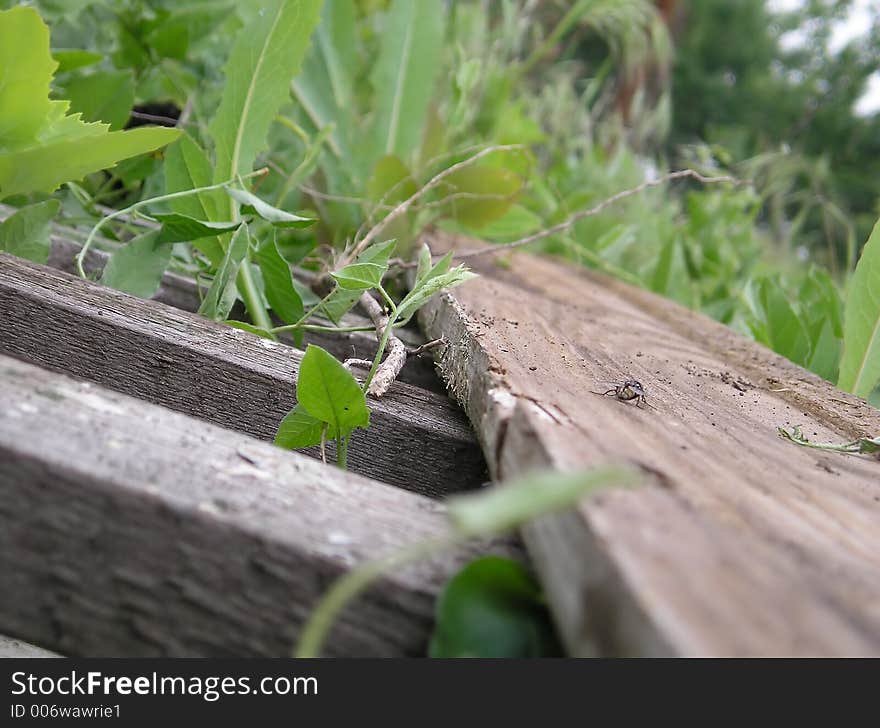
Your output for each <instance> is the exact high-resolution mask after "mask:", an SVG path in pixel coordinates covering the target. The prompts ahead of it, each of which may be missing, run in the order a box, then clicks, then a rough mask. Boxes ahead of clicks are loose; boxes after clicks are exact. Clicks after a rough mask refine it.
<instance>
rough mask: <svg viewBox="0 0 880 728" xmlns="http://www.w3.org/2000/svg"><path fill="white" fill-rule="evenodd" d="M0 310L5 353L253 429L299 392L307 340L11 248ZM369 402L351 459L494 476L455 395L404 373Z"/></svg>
mask: <svg viewBox="0 0 880 728" xmlns="http://www.w3.org/2000/svg"><path fill="white" fill-rule="evenodd" d="M0 317H2V321H3V326H2V328H0V353H3V354H7V355H9V356H14V357H16V358H19V359H22V360H24V361H29V362H32V363H34V364H38V365H40V366H43V367H47V368H49V369H53V370H55V371H59V372H65V373H69V374H71V375H73V376H76V377H81V378H84V379H87V380H89V381H92V382H94V383H96V384H100V385H102V386H106V387H109V388H111V389H115V390H116V391H120V392H123V393H126V394H130V395H133V396H136V397H139V398H141V399H145V400H147V401H149V402H153V403H157V404H161V405H164V406H166V407H170V408H171V409H174V410H177V411H179V412H184V413H186V414H190V415H193V416H195V417H199V418H201V419H204V420H206V421H209V422H212V423H214V424H218V425H221V426H223V427H228V428H231V429H234V430H238V431H240V432H244V433H247V434H249V435H252V436H254V437H258V438H261V439H267V440H270V439H272V438H273V437H274V435H275V431H276V429H277V426H278V423H279V422H280V421H281V419H282V417H284V415H285V414H286V413H287V412H288V411H289V410H290V408H291V407H292V406H293V405H294V403H295V386H296V385H295V382H296V372H297V370H298V367H299V363H300V361H301V359H302V352H300V351H298V350H296V349H293V348H291V347H288V346H285V345H283V344H277V343H275V342H272V341H267V340H265V339H261V338H258V337H256V336H253V335H252V334H249V333H247V332H244V331H240V330H237V329H233V328H231V327H229V326H225V325H223V324H219V323H214V322H212V321H207V320H205V319H203V318H201V317H199V316H197V315H195V314H192V313H189V312H186V311H180V310H177V309H174V308H171V307H169V306H165V305H163V304H161V303H157V302H155V301H143V300H141V299H138V298H134V297H132V296H129V295H127V294H124V293H120V292H118V291H114V290H112V289H109V288H105V287H103V286H99V285H96V284H94V283H91V282H89V281H85V280H82V279H80V278H76V277H73V276H70V275H68V274H65V273H62V272H59V271H56V270H53V269H51V268H47V267H45V266H40V265H36V264H34V263H29V262H27V261H24V260H21V259H18V258H14V257H12V256H9V255H6V254H0ZM370 405H371V407H372V410H373V412H372V419H371V422H372V424H371V426H370V428H369V430H366V431H364V430H359V431H357V432H356V433H355V435H354V437H353V440H352V443H351V447H350V449H349V466H350V467H351V469H352V470H353V471H355V472H357V473H360V474H363V475H367V476H369V477H373V478H376V479H379V480H384V481H386V482H388V483H393V484H394V485H398V486H400V487H403V488H408V489H410V490H415V491H419V492H422V493H427V494H431V495H435V496H438V495H442V494H445V493H450V492H455V491H460V490H464V489H468V488H473V487H477V486H479V485H480V484H481V483H482V482H483V481H484V480H485V478H486V473H485V463H484V460H483V456H482V453H481V452H480V448H479V446H478V444H477V442H476V439H475V438H474V435H473V432H472V430H471V428H470V425H469V424H468V422H467V419H466V418H465V416H464V414H463V413H462V412H461V410H460V409H459V408H458V406H457V405H456V404H455V403H454V402H452V401H451V400H450V399H449V398H448V397H446V396H445V395H437V394H434V393H432V392H427V391H425V390H422V389H420V388H417V387H413V386H410V385H407V384H404V383H401V382H398V383H395V384H394V385H393V386H392V388H391V390H390V391H389V392H388V394H387V395H386V396H385V397H383V398H382V399H380V400H371V401H370ZM312 454H313V455H316V452H315V451H312Z"/></svg>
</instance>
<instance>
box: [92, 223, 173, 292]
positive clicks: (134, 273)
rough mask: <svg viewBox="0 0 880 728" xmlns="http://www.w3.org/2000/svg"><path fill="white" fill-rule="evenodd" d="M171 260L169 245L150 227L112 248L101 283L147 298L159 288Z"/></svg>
mask: <svg viewBox="0 0 880 728" xmlns="http://www.w3.org/2000/svg"><path fill="white" fill-rule="evenodd" d="M170 260H171V245H169V244H166V243H163V242H162V241H161V240H160V232H159V231H158V230H151V231H150V232H148V233H144V234H143V235H140V236H139V237H136V238H135V239H134V240H132V241H130V242H128V243H126V244H125V245H124V246H123V247H121V248H119V249H118V250H116V251H114V252H113V254H112V255H111V256H110V259H109V260H108V261H107V265H105V266H104V272H103V273H102V274H101V283H103V284H104V285H105V286H110V287H111V288H115V289H117V290H119V291H125V292H126V293H130V294H131V295H133V296H139V297H140V298H150V297H151V296H153V295H155V293H156V291H158V290H159V284H160V283H161V282H162V276H163V274H164V273H165V269H166V268H168V263H169V262H170Z"/></svg>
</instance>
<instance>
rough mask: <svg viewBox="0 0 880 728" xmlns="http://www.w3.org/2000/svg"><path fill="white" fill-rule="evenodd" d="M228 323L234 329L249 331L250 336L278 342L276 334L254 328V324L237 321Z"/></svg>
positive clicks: (228, 320) (227, 321) (228, 321)
mask: <svg viewBox="0 0 880 728" xmlns="http://www.w3.org/2000/svg"><path fill="white" fill-rule="evenodd" d="M226 323H227V324H228V325H229V326H231V327H232V328H234V329H240V330H241V331H247V332H248V333H249V334H253V335H254V336H259V337H260V338H261V339H270V340H272V341H277V340H278V339H277V337H276V336H275V334H273V333H272V332H271V331H266V329H261V328H260V327H259V326H254V325H253V324H249V323H247V322H246V321H235V320H233V319H226Z"/></svg>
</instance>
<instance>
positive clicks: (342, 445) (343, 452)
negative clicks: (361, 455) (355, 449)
mask: <svg viewBox="0 0 880 728" xmlns="http://www.w3.org/2000/svg"><path fill="white" fill-rule="evenodd" d="M336 465H337V467H338V468H339V469H340V470H348V438H347V437H340V438H339V439H338V440H337V441H336Z"/></svg>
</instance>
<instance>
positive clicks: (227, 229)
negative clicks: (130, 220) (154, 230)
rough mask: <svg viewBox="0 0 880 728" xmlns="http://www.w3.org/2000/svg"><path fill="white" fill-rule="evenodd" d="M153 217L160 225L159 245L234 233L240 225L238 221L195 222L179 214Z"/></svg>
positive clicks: (187, 216)
mask: <svg viewBox="0 0 880 728" xmlns="http://www.w3.org/2000/svg"><path fill="white" fill-rule="evenodd" d="M153 217H154V218H155V219H156V220H157V221H158V222H160V223H162V231H161V233H160V234H159V242H161V243H179V242H189V241H191V240H198V239H199V238H207V237H216V236H217V235H221V234H223V233H231V232H234V231H235V230H238V228H239V226H240V225H241V224H242V223H241V222H240V221H239V222H208V221H206V220H196V219H195V218H193V217H190V216H189V215H181V214H180V213H179V212H157V213H155V214H154V215H153Z"/></svg>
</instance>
